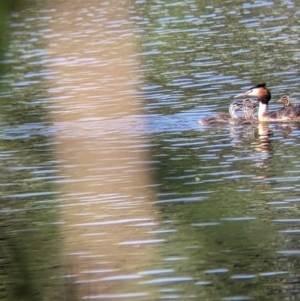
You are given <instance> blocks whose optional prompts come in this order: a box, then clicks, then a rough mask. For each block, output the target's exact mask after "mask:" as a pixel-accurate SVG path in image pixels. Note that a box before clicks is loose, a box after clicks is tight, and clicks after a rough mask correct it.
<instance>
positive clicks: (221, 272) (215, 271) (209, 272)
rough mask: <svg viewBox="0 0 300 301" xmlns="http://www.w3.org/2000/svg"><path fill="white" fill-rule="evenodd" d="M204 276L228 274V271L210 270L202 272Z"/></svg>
mask: <svg viewBox="0 0 300 301" xmlns="http://www.w3.org/2000/svg"><path fill="white" fill-rule="evenodd" d="M204 273H205V274H225V273H228V269H222V268H221V269H212V270H206V271H204Z"/></svg>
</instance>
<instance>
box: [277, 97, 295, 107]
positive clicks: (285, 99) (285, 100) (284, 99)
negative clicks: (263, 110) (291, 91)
mask: <svg viewBox="0 0 300 301" xmlns="http://www.w3.org/2000/svg"><path fill="white" fill-rule="evenodd" d="M277 102H282V103H283V107H284V108H287V107H291V106H292V103H291V99H290V98H289V97H288V96H286V95H284V96H282V97H281V98H279V99H278V100H277Z"/></svg>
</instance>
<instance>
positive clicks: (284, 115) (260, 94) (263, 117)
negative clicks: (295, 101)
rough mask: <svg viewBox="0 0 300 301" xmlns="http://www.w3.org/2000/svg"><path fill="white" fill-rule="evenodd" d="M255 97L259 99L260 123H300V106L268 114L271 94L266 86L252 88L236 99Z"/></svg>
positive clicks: (260, 85)
mask: <svg viewBox="0 0 300 301" xmlns="http://www.w3.org/2000/svg"><path fill="white" fill-rule="evenodd" d="M248 96H254V97H257V98H258V101H259V108H258V120H259V121H278V122H286V121H300V105H298V106H291V107H287V108H283V109H281V110H279V111H275V112H270V113H268V103H269V101H270V99H271V93H270V91H269V90H268V89H267V87H266V84H265V83H262V84H258V85H256V86H254V87H252V88H250V89H249V90H248V91H246V92H245V93H241V94H239V95H237V96H235V97H234V98H241V97H248Z"/></svg>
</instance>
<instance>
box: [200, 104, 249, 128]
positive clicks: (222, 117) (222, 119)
mask: <svg viewBox="0 0 300 301" xmlns="http://www.w3.org/2000/svg"><path fill="white" fill-rule="evenodd" d="M242 108H243V104H242V103H238V102H233V103H232V104H231V105H230V106H229V114H228V113H220V114H218V115H217V116H216V117H208V118H203V119H201V120H199V122H198V123H199V124H201V125H209V124H211V125H213V124H225V123H228V121H229V120H230V119H235V118H239V117H238V116H237V115H236V111H238V110H240V109H242Z"/></svg>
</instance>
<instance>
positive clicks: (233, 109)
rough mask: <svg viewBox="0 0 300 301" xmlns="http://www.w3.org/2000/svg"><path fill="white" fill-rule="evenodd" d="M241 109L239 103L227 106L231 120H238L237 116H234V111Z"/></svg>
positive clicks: (241, 105) (241, 106)
mask: <svg viewBox="0 0 300 301" xmlns="http://www.w3.org/2000/svg"><path fill="white" fill-rule="evenodd" d="M242 108H243V104H242V103H239V102H236V101H235V102H233V103H232V104H231V105H230V106H229V113H230V116H231V118H238V116H237V115H236V113H235V112H236V111H238V110H240V109H242Z"/></svg>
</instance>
